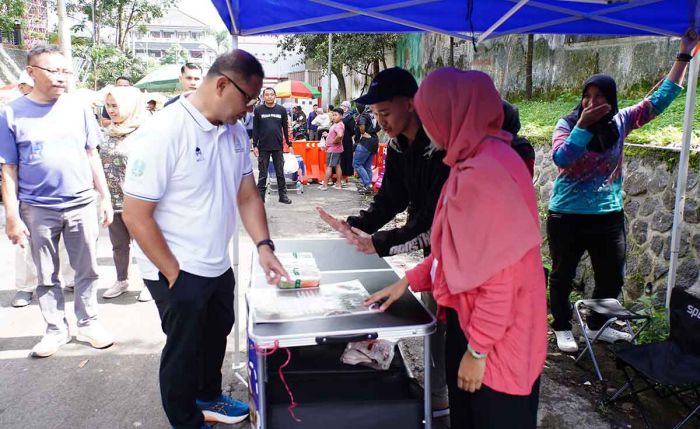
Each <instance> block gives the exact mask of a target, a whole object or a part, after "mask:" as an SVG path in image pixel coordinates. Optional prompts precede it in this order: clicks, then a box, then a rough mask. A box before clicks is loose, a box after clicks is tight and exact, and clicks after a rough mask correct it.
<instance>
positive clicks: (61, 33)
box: [56, 0, 73, 64]
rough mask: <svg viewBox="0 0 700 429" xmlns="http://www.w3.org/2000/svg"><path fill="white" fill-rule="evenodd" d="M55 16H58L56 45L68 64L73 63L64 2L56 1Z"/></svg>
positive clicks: (61, 0) (62, 0) (63, 0)
mask: <svg viewBox="0 0 700 429" xmlns="http://www.w3.org/2000/svg"><path fill="white" fill-rule="evenodd" d="M56 7H57V9H58V10H57V11H56V12H57V15H58V44H59V47H60V49H61V53H63V55H64V56H65V57H66V59H67V60H68V64H72V63H73V55H72V49H71V43H70V29H69V28H68V21H67V15H66V2H65V0H57V1H56Z"/></svg>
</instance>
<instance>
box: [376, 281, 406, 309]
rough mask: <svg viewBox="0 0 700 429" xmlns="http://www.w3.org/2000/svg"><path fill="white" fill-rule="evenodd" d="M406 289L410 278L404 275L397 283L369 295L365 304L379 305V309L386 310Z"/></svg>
mask: <svg viewBox="0 0 700 429" xmlns="http://www.w3.org/2000/svg"><path fill="white" fill-rule="evenodd" d="M406 289H408V279H407V278H406V277H404V278H402V279H401V280H399V281H397V282H396V283H394V284H392V285H390V286H387V287H385V288H384V289H382V290H380V291H379V292H375V293H373V294H372V295H370V296H369V297H367V299H365V305H367V306H371V305H379V311H386V309H387V308H389V307H390V306H391V304H393V303H394V302H395V301H396V300H398V299H399V298H401V297H402V296H403V294H404V293H406Z"/></svg>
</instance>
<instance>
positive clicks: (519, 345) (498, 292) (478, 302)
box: [367, 68, 547, 428]
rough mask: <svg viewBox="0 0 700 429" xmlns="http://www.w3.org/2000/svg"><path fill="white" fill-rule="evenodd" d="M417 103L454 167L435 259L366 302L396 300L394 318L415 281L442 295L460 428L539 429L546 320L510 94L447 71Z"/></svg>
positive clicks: (453, 416) (436, 231) (436, 232)
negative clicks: (510, 127)
mask: <svg viewBox="0 0 700 429" xmlns="http://www.w3.org/2000/svg"><path fill="white" fill-rule="evenodd" d="M415 107H416V111H417V113H418V115H419V116H420V119H421V121H422V123H423V127H424V129H425V131H426V132H427V133H428V135H429V136H430V138H431V140H432V142H433V143H434V144H435V146H436V147H437V148H438V149H441V150H444V151H445V152H446V153H445V158H444V161H443V162H444V163H445V164H447V165H448V166H450V167H451V170H450V175H449V177H448V179H447V181H446V182H445V185H444V186H443V188H442V193H441V195H440V198H439V201H438V206H437V211H436V213H435V217H434V220H433V224H432V234H431V248H432V254H431V255H430V256H429V257H428V258H427V259H425V260H424V261H423V262H422V263H421V264H419V265H418V266H417V267H416V268H414V269H413V270H410V271H407V273H406V277H405V278H404V279H402V280H400V281H399V282H397V283H395V284H393V285H391V286H389V287H387V288H386V289H384V290H382V291H380V292H377V293H375V294H374V295H372V296H371V297H370V298H369V299H368V300H367V303H368V304H371V303H374V302H377V301H381V300H386V302H385V303H384V304H382V306H381V310H386V309H387V308H388V307H389V306H390V305H391V304H392V303H393V302H394V301H396V300H397V299H399V298H400V297H401V295H403V294H404V293H405V292H406V289H407V288H408V286H409V285H410V287H411V289H412V290H414V291H425V290H432V291H433V294H434V296H435V299H436V301H437V303H438V312H437V313H438V314H437V316H438V318H440V319H444V320H445V321H446V323H447V338H446V350H445V360H446V367H447V383H448V387H449V396H450V420H451V422H452V424H451V426H452V427H454V428H512V427H519V428H535V427H536V422H537V404H538V397H539V376H540V373H541V372H542V368H543V365H544V360H545V357H546V346H547V344H546V341H547V318H546V300H545V279H544V272H543V268H542V262H541V259H540V230H539V219H538V210H537V204H536V199H535V190H534V188H533V186H532V182H531V178H530V174H529V172H528V170H527V168H526V166H525V164H524V163H523V161H522V159H520V157H519V156H518V154H517V153H516V152H515V151H514V150H513V149H512V148H511V147H510V140H511V138H512V136H511V134H510V133H507V132H504V131H502V130H501V125H502V123H503V106H502V103H501V97H500V95H499V94H498V91H497V90H496V88H495V87H494V84H493V81H492V80H491V78H490V77H489V76H488V75H486V74H484V73H482V72H478V71H468V72H464V71H460V70H457V69H452V68H445V69H439V70H436V71H434V72H433V73H431V74H430V75H428V77H427V78H426V79H425V80H424V81H423V83H422V84H421V86H420V88H419V90H418V93H417V94H416V96H415Z"/></svg>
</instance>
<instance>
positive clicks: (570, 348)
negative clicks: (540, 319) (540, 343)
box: [554, 331, 578, 353]
mask: <svg viewBox="0 0 700 429" xmlns="http://www.w3.org/2000/svg"><path fill="white" fill-rule="evenodd" d="M554 334H555V335H556V336H557V347H559V350H561V351H563V352H564V353H575V352H577V351H578V343H576V339H575V338H574V334H572V333H571V331H554Z"/></svg>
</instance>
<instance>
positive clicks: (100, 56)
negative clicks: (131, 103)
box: [73, 45, 148, 89]
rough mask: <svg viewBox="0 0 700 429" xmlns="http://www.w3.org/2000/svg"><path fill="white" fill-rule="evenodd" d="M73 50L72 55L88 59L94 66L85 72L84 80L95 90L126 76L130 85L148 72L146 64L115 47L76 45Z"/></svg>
mask: <svg viewBox="0 0 700 429" xmlns="http://www.w3.org/2000/svg"><path fill="white" fill-rule="evenodd" d="M73 48H74V49H73V55H75V56H77V57H81V58H85V59H88V60H89V61H90V63H91V64H94V67H91V68H89V69H88V70H87V79H85V80H87V81H88V82H90V83H91V84H92V85H93V87H94V88H95V89H98V88H102V87H104V86H106V85H113V84H114V80H115V79H116V78H117V77H119V76H127V77H129V78H130V79H131V82H132V83H136V82H138V81H139V80H141V78H143V77H144V76H145V75H146V73H147V71H148V63H146V62H145V61H144V60H142V59H141V58H138V57H135V56H134V55H133V54H132V53H131V52H122V51H121V50H119V49H118V48H117V47H115V46H105V45H101V46H91V45H77V46H74V47H73Z"/></svg>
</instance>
